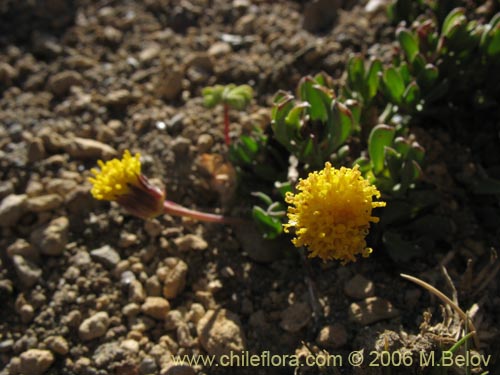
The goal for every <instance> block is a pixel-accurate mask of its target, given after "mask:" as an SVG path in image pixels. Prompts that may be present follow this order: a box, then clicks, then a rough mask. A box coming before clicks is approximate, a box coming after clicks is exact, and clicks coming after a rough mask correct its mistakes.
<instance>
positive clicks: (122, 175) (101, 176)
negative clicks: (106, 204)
mask: <svg viewBox="0 0 500 375" xmlns="http://www.w3.org/2000/svg"><path fill="white" fill-rule="evenodd" d="M98 165H99V167H100V170H98V169H95V168H93V169H92V170H91V172H92V173H93V174H94V176H95V177H90V178H89V181H90V182H91V183H92V185H93V186H92V189H91V190H90V192H91V194H92V196H93V197H94V198H96V199H99V200H108V201H115V200H117V199H118V197H119V196H122V195H126V194H130V187H131V186H133V185H135V186H140V182H139V176H140V175H141V161H140V154H139V153H137V154H135V155H134V156H132V155H131V154H130V151H128V150H125V152H124V154H123V159H122V160H119V159H113V160H110V161H108V162H106V163H104V162H103V161H102V160H99V161H98Z"/></svg>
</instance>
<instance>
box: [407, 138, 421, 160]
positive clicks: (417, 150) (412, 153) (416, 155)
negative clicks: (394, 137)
mask: <svg viewBox="0 0 500 375" xmlns="http://www.w3.org/2000/svg"><path fill="white" fill-rule="evenodd" d="M424 157H425V149H424V148H423V147H422V146H420V145H419V144H418V143H417V142H413V143H412V145H411V148H410V150H409V151H408V155H407V159H409V160H415V161H416V162H417V163H418V164H422V163H423V162H424Z"/></svg>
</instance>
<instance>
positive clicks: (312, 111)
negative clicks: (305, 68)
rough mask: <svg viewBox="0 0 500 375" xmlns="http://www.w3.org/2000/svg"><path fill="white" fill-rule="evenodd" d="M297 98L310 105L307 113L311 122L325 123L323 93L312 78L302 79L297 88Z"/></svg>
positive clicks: (326, 116)
mask: <svg viewBox="0 0 500 375" xmlns="http://www.w3.org/2000/svg"><path fill="white" fill-rule="evenodd" d="M298 96H299V98H300V99H301V100H303V101H305V102H308V103H309V104H310V107H309V111H308V112H309V116H310V117H311V120H312V121H326V119H327V118H328V107H327V106H326V105H325V102H324V92H323V91H322V90H321V89H320V88H319V86H318V84H317V82H316V81H315V80H314V79H313V78H311V77H304V78H303V79H302V80H301V82H300V83H299V87H298Z"/></svg>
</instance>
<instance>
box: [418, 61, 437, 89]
mask: <svg viewBox="0 0 500 375" xmlns="http://www.w3.org/2000/svg"><path fill="white" fill-rule="evenodd" d="M438 77H439V70H438V68H436V67H435V66H434V65H432V64H427V65H425V67H424V68H423V69H422V70H421V71H420V73H419V74H418V75H417V82H418V84H419V85H420V86H422V87H423V88H425V89H429V88H431V87H433V86H434V84H435V83H436V82H437V80H438Z"/></svg>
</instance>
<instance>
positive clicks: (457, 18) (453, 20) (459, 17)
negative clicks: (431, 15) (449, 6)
mask: <svg viewBox="0 0 500 375" xmlns="http://www.w3.org/2000/svg"><path fill="white" fill-rule="evenodd" d="M466 21H467V19H466V18H465V9H464V8H455V9H453V10H452V11H451V12H450V13H449V14H448V16H446V18H445V20H444V22H443V27H442V29H441V35H443V36H445V37H447V38H449V37H450V36H451V33H452V32H453V30H452V29H453V28H457V25H460V24H464V23H465V22H466Z"/></svg>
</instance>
